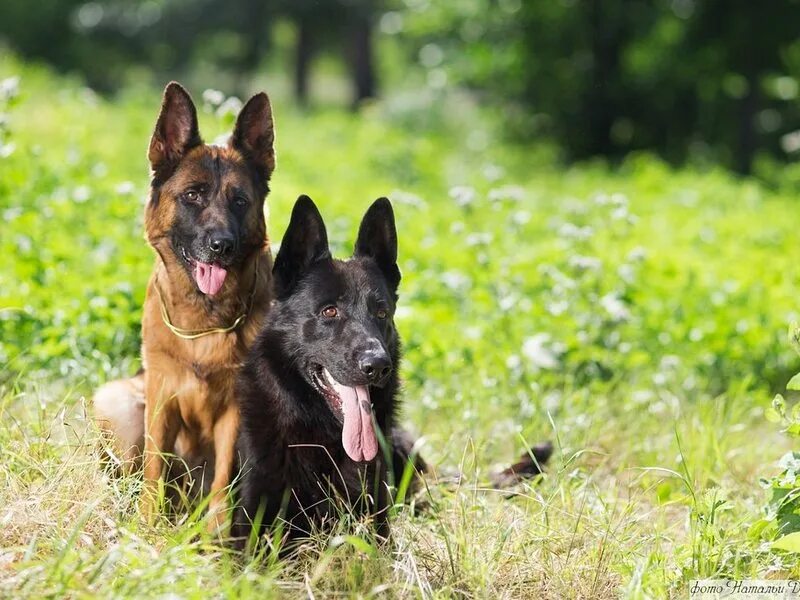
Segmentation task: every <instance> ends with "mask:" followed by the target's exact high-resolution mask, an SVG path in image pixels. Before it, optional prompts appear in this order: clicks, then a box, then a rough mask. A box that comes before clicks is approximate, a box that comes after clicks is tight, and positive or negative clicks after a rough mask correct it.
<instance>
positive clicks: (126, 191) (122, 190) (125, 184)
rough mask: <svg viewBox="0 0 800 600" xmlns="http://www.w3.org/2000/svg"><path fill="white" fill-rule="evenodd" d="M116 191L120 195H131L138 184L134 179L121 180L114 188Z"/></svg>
mask: <svg viewBox="0 0 800 600" xmlns="http://www.w3.org/2000/svg"><path fill="white" fill-rule="evenodd" d="M114 191H115V192H116V193H117V194H119V195H120V196H129V195H130V194H132V193H133V192H135V191H136V185H135V184H134V183H133V182H132V181H121V182H119V183H118V184H117V186H116V187H115V188H114Z"/></svg>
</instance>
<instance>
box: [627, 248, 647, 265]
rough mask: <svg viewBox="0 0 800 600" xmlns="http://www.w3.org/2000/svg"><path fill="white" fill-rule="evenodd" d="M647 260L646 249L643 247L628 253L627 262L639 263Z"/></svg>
mask: <svg viewBox="0 0 800 600" xmlns="http://www.w3.org/2000/svg"><path fill="white" fill-rule="evenodd" d="M645 258H647V249H646V248H644V246H636V247H635V248H633V249H632V250H631V251H630V252H628V261H629V262H641V261H643V260H644V259H645Z"/></svg>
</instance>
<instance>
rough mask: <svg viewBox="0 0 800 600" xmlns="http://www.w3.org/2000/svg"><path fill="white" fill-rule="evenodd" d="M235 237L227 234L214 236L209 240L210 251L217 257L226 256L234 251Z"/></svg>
mask: <svg viewBox="0 0 800 600" xmlns="http://www.w3.org/2000/svg"><path fill="white" fill-rule="evenodd" d="M233 242H234V240H233V237H232V236H229V235H225V234H214V235H212V236H211V237H210V238H209V240H208V249H209V250H211V251H212V252H213V253H214V254H216V255H217V256H226V255H228V254H230V252H231V250H233Z"/></svg>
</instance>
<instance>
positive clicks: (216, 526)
mask: <svg viewBox="0 0 800 600" xmlns="http://www.w3.org/2000/svg"><path fill="white" fill-rule="evenodd" d="M238 432H239V407H238V406H236V405H231V406H228V408H227V409H226V410H225V412H224V413H223V415H222V416H221V417H220V418H219V419H217V422H216V423H215V424H214V451H215V453H216V457H215V458H214V480H213V481H212V482H211V499H210V500H209V505H208V510H209V513H210V517H211V518H210V520H209V523H208V531H209V532H210V533H215V532H219V531H221V530H222V527H223V525H224V524H225V519H226V518H227V514H226V513H227V511H226V508H227V504H228V503H227V501H226V497H227V493H228V490H227V489H226V488H227V487H228V486H229V485H230V483H231V479H232V478H233V463H234V458H235V452H236V435H237V434H238Z"/></svg>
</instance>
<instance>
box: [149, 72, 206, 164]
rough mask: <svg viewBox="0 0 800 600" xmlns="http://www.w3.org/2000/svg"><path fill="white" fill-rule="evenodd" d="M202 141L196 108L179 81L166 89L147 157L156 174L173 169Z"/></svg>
mask: <svg viewBox="0 0 800 600" xmlns="http://www.w3.org/2000/svg"><path fill="white" fill-rule="evenodd" d="M202 143H203V140H202V139H201V138H200V130H199V129H198V127H197V111H196V110H195V108H194V103H193V102H192V98H191V97H190V96H189V92H187V91H186V90H185V89H183V87H181V85H180V84H179V83H176V82H174V81H173V82H172V83H170V84H169V85H167V87H166V89H165V90H164V100H163V101H162V103H161V114H159V115H158V121H156V128H155V131H153V137H152V138H150V150H149V151H148V153H147V157H148V158H149V159H150V166H151V167H152V169H153V172H154V173H155V174H156V176H159V175H161V176H163V175H166V174H168V172H169V171H170V170H172V169H174V168H175V167H176V166H177V165H178V163H179V162H180V160H181V158H183V156H184V155H185V154H186V152H187V151H188V150H190V149H192V148H194V147H195V146H199V145H200V144H202Z"/></svg>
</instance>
